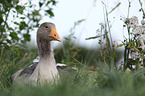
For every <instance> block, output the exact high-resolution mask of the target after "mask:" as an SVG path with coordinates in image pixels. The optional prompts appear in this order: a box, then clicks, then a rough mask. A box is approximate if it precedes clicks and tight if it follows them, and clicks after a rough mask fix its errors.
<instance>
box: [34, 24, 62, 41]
mask: <svg viewBox="0 0 145 96" xmlns="http://www.w3.org/2000/svg"><path fill="white" fill-rule="evenodd" d="M37 39H43V40H44V41H52V40H54V41H60V42H61V38H60V37H59V35H58V34H57V31H56V28H55V25H54V24H53V23H50V22H45V23H43V24H41V25H40V27H39V29H38V31H37Z"/></svg>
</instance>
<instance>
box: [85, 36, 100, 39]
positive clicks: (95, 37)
mask: <svg viewBox="0 0 145 96" xmlns="http://www.w3.org/2000/svg"><path fill="white" fill-rule="evenodd" d="M99 37H101V36H95V37H89V38H86V40H90V39H96V38H99Z"/></svg>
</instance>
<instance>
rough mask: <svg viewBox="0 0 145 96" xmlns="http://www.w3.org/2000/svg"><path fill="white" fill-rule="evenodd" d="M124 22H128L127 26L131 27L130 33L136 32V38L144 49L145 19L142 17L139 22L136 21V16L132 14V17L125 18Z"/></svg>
mask: <svg viewBox="0 0 145 96" xmlns="http://www.w3.org/2000/svg"><path fill="white" fill-rule="evenodd" d="M126 24H128V27H130V28H132V32H130V33H132V34H138V38H139V41H140V44H141V46H140V47H141V48H142V49H143V50H144V49H145V19H142V21H141V24H142V25H139V23H138V18H137V17H136V16H133V17H132V18H127V19H126Z"/></svg>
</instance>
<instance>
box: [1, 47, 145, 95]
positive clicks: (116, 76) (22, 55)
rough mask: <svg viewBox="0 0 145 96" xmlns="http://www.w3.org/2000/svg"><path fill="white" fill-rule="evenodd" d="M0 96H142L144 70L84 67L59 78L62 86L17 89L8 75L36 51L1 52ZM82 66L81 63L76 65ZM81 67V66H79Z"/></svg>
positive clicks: (20, 66)
mask: <svg viewBox="0 0 145 96" xmlns="http://www.w3.org/2000/svg"><path fill="white" fill-rule="evenodd" d="M0 52H1V56H0V60H1V63H0V96H41V95H42V96H58V95H59V96H144V94H145V91H144V90H145V76H144V73H145V69H139V70H137V71H135V72H131V71H122V70H116V69H115V68H114V67H112V68H111V69H110V67H108V66H109V64H108V65H105V64H103V65H102V63H99V62H98V63H97V62H96V64H97V65H99V66H97V67H96V68H94V69H93V70H92V68H90V67H89V66H88V65H87V64H86V65H81V67H79V71H78V72H72V73H71V74H67V75H66V74H65V75H62V76H61V82H62V83H61V84H59V85H57V86H56V85H48V84H46V85H45V86H36V87H34V86H31V85H17V84H13V83H12V82H11V79H10V77H11V75H12V74H13V73H14V72H16V71H17V70H19V69H21V68H24V67H26V66H28V65H29V64H31V62H32V61H33V59H34V58H35V57H36V56H37V55H38V54H37V53H36V49H27V48H18V47H11V48H10V49H1V51H0ZM79 63H81V61H80V62H79ZM82 64H83V63H82Z"/></svg>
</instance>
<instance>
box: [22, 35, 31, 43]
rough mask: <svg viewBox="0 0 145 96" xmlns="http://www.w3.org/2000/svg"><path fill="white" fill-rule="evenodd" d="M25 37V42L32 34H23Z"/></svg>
mask: <svg viewBox="0 0 145 96" xmlns="http://www.w3.org/2000/svg"><path fill="white" fill-rule="evenodd" d="M23 37H24V42H26V41H30V34H28V33H26V34H23Z"/></svg>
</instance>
